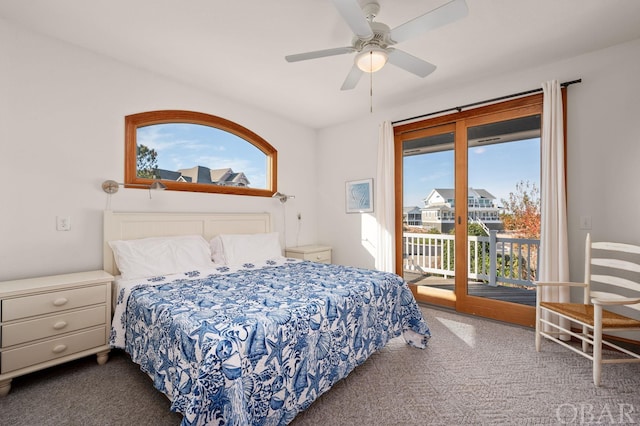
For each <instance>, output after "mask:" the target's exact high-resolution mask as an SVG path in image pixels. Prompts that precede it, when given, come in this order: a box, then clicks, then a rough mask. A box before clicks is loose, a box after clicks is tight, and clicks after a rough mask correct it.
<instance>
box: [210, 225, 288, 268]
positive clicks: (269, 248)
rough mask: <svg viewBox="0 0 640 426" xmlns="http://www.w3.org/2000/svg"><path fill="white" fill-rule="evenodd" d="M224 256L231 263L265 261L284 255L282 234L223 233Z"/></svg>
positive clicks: (221, 236) (221, 237) (221, 238)
mask: <svg viewBox="0 0 640 426" xmlns="http://www.w3.org/2000/svg"><path fill="white" fill-rule="evenodd" d="M219 237H220V240H221V242H222V247H223V248H224V258H225V260H226V262H227V264H229V265H241V264H243V263H251V262H263V261H265V260H269V259H277V258H279V257H282V248H281V247H280V234H278V233H277V232H268V233H264V234H221V235H220V236H219Z"/></svg>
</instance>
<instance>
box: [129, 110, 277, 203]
mask: <svg viewBox="0 0 640 426" xmlns="http://www.w3.org/2000/svg"><path fill="white" fill-rule="evenodd" d="M277 156H278V152H277V151H276V149H275V148H274V147H273V146H271V145H270V144H269V143H268V142H267V141H266V140H264V139H263V138H261V137H260V136H258V135H257V134H255V133H253V132H252V131H251V130H249V129H247V128H245V127H243V126H241V125H239V124H237V123H234V122H232V121H229V120H226V119H224V118H220V117H216V116H213V115H209V114H204V113H199V112H192V111H176V110H164V111H151V112H143V113H139V114H133V115H129V116H127V117H125V178H124V183H125V185H127V184H136V185H139V184H150V183H152V182H153V181H154V180H158V179H159V180H161V181H162V183H163V184H165V186H166V187H167V189H169V190H175V191H192V192H214V193H224V194H236V195H254V196H263V197H270V196H271V195H272V194H273V193H274V192H275V191H277V188H276V182H277V173H276V172H277Z"/></svg>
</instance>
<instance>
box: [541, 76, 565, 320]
mask: <svg viewBox="0 0 640 426" xmlns="http://www.w3.org/2000/svg"><path fill="white" fill-rule="evenodd" d="M542 91H543V104H542V138H541V145H542V147H541V148H542V149H541V152H542V158H541V168H542V177H541V185H540V186H541V200H540V201H541V213H542V219H541V222H540V252H539V256H540V269H539V275H540V276H539V277H538V280H539V281H569V243H568V236H567V207H566V206H567V203H566V199H567V197H566V193H565V170H564V163H565V161H564V125H563V111H562V92H561V89H560V84H559V83H558V81H556V80H552V81H548V82H545V83H542ZM543 297H544V300H546V301H554V302H569V289H568V288H556V287H546V288H544V289H543ZM550 320H551V319H550ZM566 325H568V324H564V326H566Z"/></svg>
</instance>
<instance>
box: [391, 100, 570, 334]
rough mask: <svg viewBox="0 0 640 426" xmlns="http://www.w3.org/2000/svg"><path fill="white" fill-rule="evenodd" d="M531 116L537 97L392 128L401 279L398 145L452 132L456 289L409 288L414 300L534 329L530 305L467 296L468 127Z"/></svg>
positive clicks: (536, 108) (536, 111)
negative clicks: (437, 131) (442, 130)
mask: <svg viewBox="0 0 640 426" xmlns="http://www.w3.org/2000/svg"><path fill="white" fill-rule="evenodd" d="M564 92H565V91H563V95H564ZM563 100H564V99H563ZM565 111H566V108H565ZM536 114H539V115H540V116H542V94H541V93H540V94H535V95H531V96H526V97H522V98H516V99H512V100H509V101H505V102H501V103H497V104H491V105H487V106H483V107H479V108H475V109H470V110H466V111H461V112H457V113H454V114H449V115H445V116H440V117H435V118H430V119H426V120H422V121H418V122H413V123H409V124H405V125H401V126H396V127H394V137H395V144H394V148H395V149H394V155H395V195H396V205H395V214H396V226H395V233H396V238H395V241H396V247H395V249H396V273H397V274H398V275H400V276H403V272H404V271H403V258H402V257H403V247H402V241H403V238H402V235H403V228H402V215H403V175H404V171H403V152H402V146H403V142H404V141H405V140H408V139H411V138H415V136H416V134H418V133H420V132H426V131H428V129H433V128H445V127H446V128H449V127H450V126H454V127H453V128H454V129H455V148H454V164H455V171H454V179H455V184H454V187H455V206H456V207H455V218H456V219H455V265H456V266H455V268H456V274H455V290H454V291H450V290H441V289H435V288H429V287H426V286H410V287H411V290H412V292H413V294H414V296H415V298H416V300H418V301H421V302H425V303H430V304H435V305H440V306H443V307H448V308H452V309H455V310H456V311H459V312H464V313H468V314H472V315H478V316H482V317H486V318H492V319H496V320H500V321H506V322H510V323H514V324H520V325H525V326H529V327H532V326H533V325H534V322H535V308H534V307H532V306H526V305H520V304H517V303H511V302H504V301H498V300H494V299H489V298H484V297H477V296H471V295H469V294H468V292H467V281H468V279H467V238H468V236H467V216H468V215H467V213H468V206H467V192H468V180H467V176H468V170H467V165H468V158H467V155H468V154H467V153H468V146H467V145H468V144H467V128H468V127H472V126H477V125H482V124H486V123H491V122H498V121H504V120H509V119H512V118H520V117H526V116H530V115H536ZM565 116H566V114H565ZM565 121H566V120H565ZM446 125H449V126H446ZM565 129H566V125H565ZM565 133H566V130H565ZM565 141H566V134H565ZM565 151H566V147H565ZM565 158H566V156H565ZM463 219H464V220H463Z"/></svg>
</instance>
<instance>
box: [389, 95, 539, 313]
mask: <svg viewBox="0 0 640 426" xmlns="http://www.w3.org/2000/svg"><path fill="white" fill-rule="evenodd" d="M541 102H542V97H541V96H537V95H536V96H532V97H528V98H523V99H518V100H516V101H510V102H505V103H503V104H498V105H492V106H490V107H484V108H479V109H476V110H470V111H466V112H461V113H457V114H453V115H451V116H446V117H439V118H436V119H430V120H425V121H423V122H420V123H412V124H409V125H406V126H400V127H396V128H395V133H396V186H397V190H396V193H397V194H401V196H400V197H397V198H399V200H398V201H397V205H396V212H397V215H398V216H397V217H399V218H402V219H400V220H398V223H397V224H396V235H398V236H401V237H399V238H396V240H397V246H396V250H397V252H396V259H397V262H396V263H397V265H398V266H397V269H398V271H397V272H398V273H399V274H401V275H402V276H403V277H404V278H405V280H406V281H407V282H408V283H409V284H410V286H411V288H412V290H413V292H414V294H415V296H416V298H417V299H418V300H420V301H423V302H428V303H433V304H438V305H442V306H446V307H450V308H454V309H456V310H458V311H460V312H466V313H471V314H474V315H480V316H485V317H489V318H494V319H499V320H503V321H508V322H513V323H517V324H523V325H532V324H533V322H534V306H535V291H534V290H533V285H532V281H533V280H534V279H535V275H536V271H537V247H538V244H539V229H540V228H539V223H540V209H539V200H540V197H539V196H540V192H539V188H540V183H539V182H540V117H541V109H542V105H541Z"/></svg>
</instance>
